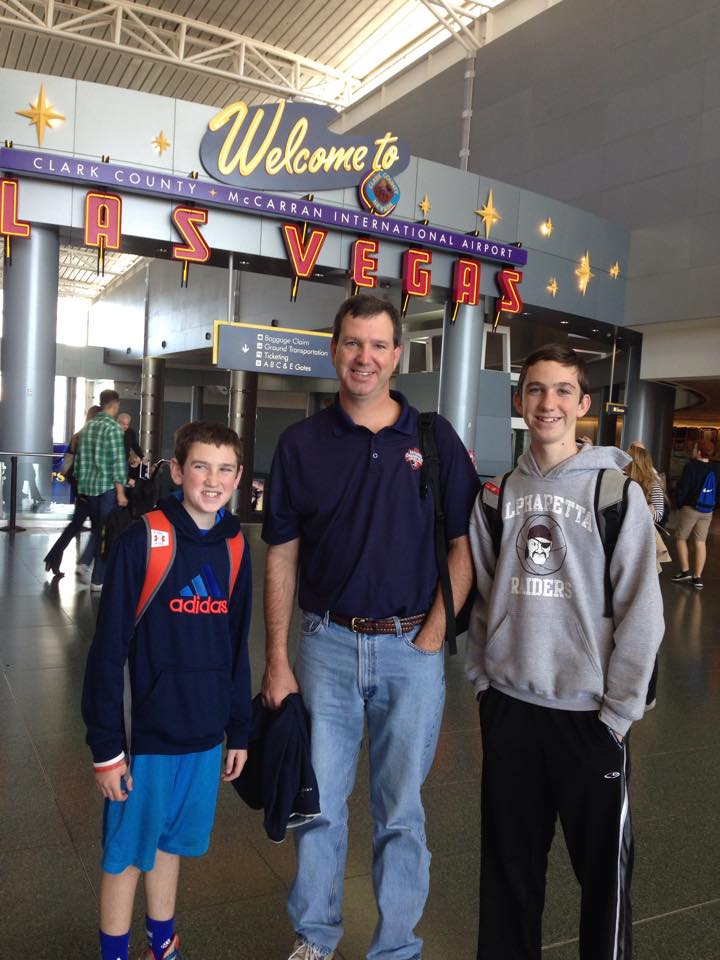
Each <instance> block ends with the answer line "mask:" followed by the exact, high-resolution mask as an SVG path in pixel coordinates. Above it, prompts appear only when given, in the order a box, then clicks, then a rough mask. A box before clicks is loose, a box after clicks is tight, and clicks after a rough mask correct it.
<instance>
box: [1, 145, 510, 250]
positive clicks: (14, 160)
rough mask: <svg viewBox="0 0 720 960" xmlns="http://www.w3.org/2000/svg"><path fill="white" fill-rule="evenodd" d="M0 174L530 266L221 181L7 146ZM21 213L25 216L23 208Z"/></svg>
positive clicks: (378, 220)
mask: <svg viewBox="0 0 720 960" xmlns="http://www.w3.org/2000/svg"><path fill="white" fill-rule="evenodd" d="M0 170H3V171H5V172H7V173H15V174H26V175H28V176H31V177H45V178H49V179H51V180H68V181H70V182H72V183H83V184H87V185H88V186H103V187H110V188H112V189H115V190H121V191H130V192H135V193H144V194H149V195H151V196H154V197H167V198H171V199H173V200H184V201H188V200H194V201H195V202H196V203H202V204H204V205H205V204H206V205H207V206H213V207H221V208H222V209H224V210H239V211H241V212H244V213H255V214H260V215H263V216H267V217H278V218H280V219H283V220H300V221H304V222H307V223H315V224H317V225H318V226H322V227H328V228H329V229H331V230H345V231H349V232H351V233H362V234H369V235H371V236H375V237H385V238H387V239H388V240H394V241H396V242H397V243H407V244H414V245H417V246H422V247H432V248H434V249H437V250H445V251H447V252H448V253H454V254H456V255H457V256H462V257H478V258H479V259H481V260H493V261H497V262H500V263H511V264H514V265H516V266H520V267H521V266H524V265H525V264H526V263H527V251H526V250H523V249H521V248H520V247H516V246H513V245H512V244H509V243H503V242H502V241H500V240H485V239H483V238H482V237H476V236H474V235H473V234H468V233H454V232H453V231H451V230H446V229H444V228H443V227H435V226H430V225H426V224H423V223H414V222H413V221H411V220H397V219H394V218H391V217H378V216H375V215H374V214H372V213H367V212H363V211H361V210H351V209H349V208H347V207H333V206H331V205H330V204H327V203H319V202H317V201H315V200H299V199H297V198H293V197H282V196H279V195H278V194H274V193H261V192H260V191H258V190H245V189H243V188H242V187H230V186H226V185H225V184H222V183H217V182H213V183H208V182H207V181H204V180H192V179H190V178H189V177H176V176H173V175H172V174H168V173H158V172H157V171H155V170H144V169H142V168H138V167H126V166H120V165H118V164H113V163H100V162H99V161H95V160H83V159H79V158H77V157H66V156H62V155H61V154H53V153H40V152H35V151H31V150H15V149H7V148H2V149H0ZM20 214H21V215H22V210H21V211H20Z"/></svg>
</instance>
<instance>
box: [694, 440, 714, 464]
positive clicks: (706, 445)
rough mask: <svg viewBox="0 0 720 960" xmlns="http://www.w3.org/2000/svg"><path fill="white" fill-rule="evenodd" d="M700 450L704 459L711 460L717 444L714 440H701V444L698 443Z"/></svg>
mask: <svg viewBox="0 0 720 960" xmlns="http://www.w3.org/2000/svg"><path fill="white" fill-rule="evenodd" d="M698 450H699V451H700V453H701V454H702V456H703V457H707V458H708V460H709V459H710V457H711V456H712V455H713V454H714V453H715V444H714V443H713V442H712V440H701V441H700V443H698Z"/></svg>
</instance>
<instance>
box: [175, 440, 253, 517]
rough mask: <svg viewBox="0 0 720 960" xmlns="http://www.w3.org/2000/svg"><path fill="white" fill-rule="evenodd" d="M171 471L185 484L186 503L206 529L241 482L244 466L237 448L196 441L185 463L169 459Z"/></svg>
mask: <svg viewBox="0 0 720 960" xmlns="http://www.w3.org/2000/svg"><path fill="white" fill-rule="evenodd" d="M170 473H171V475H172V478H173V480H174V481H175V483H177V484H179V485H181V486H182V489H183V506H184V507H185V509H186V510H187V512H188V513H189V514H190V516H191V517H192V518H193V520H194V521H195V523H196V524H197V525H198V527H201V528H202V529H205V530H207V529H210V527H212V526H213V524H214V523H215V514H216V513H217V512H218V510H219V509H220V508H221V507H224V506H225V504H226V503H227V502H228V501H229V500H230V497H231V496H232V494H233V491H234V490H235V489H236V488H237V486H238V484H239V483H240V477H241V476H242V467H239V466H238V461H237V454H236V453H235V450H234V449H233V448H232V447H230V446H227V445H226V444H223V445H222V446H219V447H216V446H215V445H214V444H212V443H193V444H192V445H191V447H190V449H189V450H188V453H187V457H186V459H185V463H184V464H183V466H180V464H179V463H178V461H177V460H175V459H173V460H171V461H170Z"/></svg>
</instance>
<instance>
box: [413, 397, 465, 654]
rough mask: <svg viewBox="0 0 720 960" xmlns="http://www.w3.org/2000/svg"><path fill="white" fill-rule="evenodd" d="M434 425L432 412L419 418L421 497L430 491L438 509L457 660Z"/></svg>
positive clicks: (448, 636) (449, 634) (448, 635)
mask: <svg viewBox="0 0 720 960" xmlns="http://www.w3.org/2000/svg"><path fill="white" fill-rule="evenodd" d="M434 421H435V414H434V413H432V412H426V413H421V414H420V415H419V416H418V430H419V434H420V451H421V453H422V457H423V462H422V467H421V468H420V496H421V497H423V499H424V498H425V497H427V494H428V490H429V491H430V492H431V493H432V497H433V504H434V508H435V562H436V563H437V568H438V576H439V578H440V589H441V590H442V596H443V603H444V605H445V640H446V641H447V645H448V648H449V650H450V655H451V656H454V655H455V654H456V653H457V642H456V637H455V604H454V602H453V593H452V584H451V582H450V568H449V567H448V549H447V536H446V533H445V511H444V505H443V499H442V495H441V491H440V455H439V453H438V448H437V442H436V440H435V430H434V427H433V423H434Z"/></svg>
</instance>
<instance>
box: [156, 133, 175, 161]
mask: <svg viewBox="0 0 720 960" xmlns="http://www.w3.org/2000/svg"><path fill="white" fill-rule="evenodd" d="M152 145H153V146H154V147H155V149H156V150H157V152H158V156H160V157H161V156H162V155H163V154H164V153H165V151H166V150H169V149H170V147H171V146H172V141H170V140H168V138H167V137H166V136H165V134H164V132H163V131H162V130H161V131H160V133H159V134H158V135H157V136H156V137H155V139H154V140H153V142H152Z"/></svg>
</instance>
